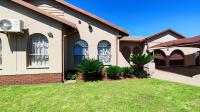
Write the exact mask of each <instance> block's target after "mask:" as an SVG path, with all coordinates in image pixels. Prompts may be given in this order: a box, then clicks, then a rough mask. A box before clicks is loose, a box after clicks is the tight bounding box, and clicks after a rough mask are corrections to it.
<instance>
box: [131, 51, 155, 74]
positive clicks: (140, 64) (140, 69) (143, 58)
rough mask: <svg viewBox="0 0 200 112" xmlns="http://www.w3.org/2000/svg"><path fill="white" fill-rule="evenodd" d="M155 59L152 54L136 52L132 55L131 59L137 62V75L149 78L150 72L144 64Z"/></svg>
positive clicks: (134, 62)
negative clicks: (145, 68) (148, 72)
mask: <svg viewBox="0 0 200 112" xmlns="http://www.w3.org/2000/svg"><path fill="white" fill-rule="evenodd" d="M152 60H153V56H152V55H151V54H147V55H146V54H136V55H132V56H131V57H130V61H131V62H132V63H133V64H135V65H134V66H135V75H136V76H137V77H139V78H147V77H148V74H147V72H146V71H144V65H146V64H148V63H149V62H151V61H152Z"/></svg>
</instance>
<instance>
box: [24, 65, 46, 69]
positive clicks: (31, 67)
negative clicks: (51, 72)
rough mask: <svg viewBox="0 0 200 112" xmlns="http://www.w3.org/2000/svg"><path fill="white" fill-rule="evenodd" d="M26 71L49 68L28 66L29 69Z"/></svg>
mask: <svg viewBox="0 0 200 112" xmlns="http://www.w3.org/2000/svg"><path fill="white" fill-rule="evenodd" d="M27 69H49V67H33V66H30V67H27Z"/></svg>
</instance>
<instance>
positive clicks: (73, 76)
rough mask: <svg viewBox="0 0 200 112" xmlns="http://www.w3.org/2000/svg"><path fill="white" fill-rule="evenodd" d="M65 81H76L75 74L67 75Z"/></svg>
mask: <svg viewBox="0 0 200 112" xmlns="http://www.w3.org/2000/svg"><path fill="white" fill-rule="evenodd" d="M66 79H67V80H75V79H76V74H73V73H69V74H67V77H66Z"/></svg>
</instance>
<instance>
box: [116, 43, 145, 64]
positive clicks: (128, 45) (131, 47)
mask: <svg viewBox="0 0 200 112" xmlns="http://www.w3.org/2000/svg"><path fill="white" fill-rule="evenodd" d="M135 47H139V48H140V53H144V47H145V46H144V45H143V44H141V43H139V42H120V52H119V66H122V67H127V66H130V62H129V61H128V59H126V56H125V55H124V53H123V50H124V48H129V50H130V52H131V54H134V53H133V50H134V48H135ZM127 57H128V56H127Z"/></svg>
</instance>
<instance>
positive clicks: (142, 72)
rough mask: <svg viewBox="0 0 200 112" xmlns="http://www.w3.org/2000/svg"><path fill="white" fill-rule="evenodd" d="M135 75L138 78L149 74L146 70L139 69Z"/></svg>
mask: <svg viewBox="0 0 200 112" xmlns="http://www.w3.org/2000/svg"><path fill="white" fill-rule="evenodd" d="M135 76H136V77H138V78H147V77H148V74H147V72H146V71H137V72H135Z"/></svg>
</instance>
